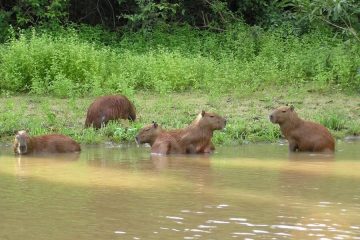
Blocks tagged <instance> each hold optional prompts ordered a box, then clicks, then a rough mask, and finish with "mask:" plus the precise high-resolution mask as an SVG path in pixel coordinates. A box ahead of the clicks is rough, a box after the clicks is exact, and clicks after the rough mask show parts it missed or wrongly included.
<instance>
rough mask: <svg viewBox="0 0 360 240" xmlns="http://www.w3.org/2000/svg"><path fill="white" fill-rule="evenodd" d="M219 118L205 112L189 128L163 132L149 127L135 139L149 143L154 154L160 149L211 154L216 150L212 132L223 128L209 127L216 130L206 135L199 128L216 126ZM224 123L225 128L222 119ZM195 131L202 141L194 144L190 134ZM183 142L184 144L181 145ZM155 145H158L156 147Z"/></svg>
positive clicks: (155, 125)
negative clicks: (207, 124) (212, 140)
mask: <svg viewBox="0 0 360 240" xmlns="http://www.w3.org/2000/svg"><path fill="white" fill-rule="evenodd" d="M207 117H208V118H207ZM219 117H220V116H219V115H217V114H211V113H205V111H203V112H202V113H200V114H199V115H198V116H197V118H196V119H195V120H194V121H193V122H192V123H191V124H190V125H189V126H188V127H186V128H182V129H173V130H168V131H165V130H163V129H162V128H161V127H160V126H158V125H157V124H152V125H148V126H146V127H144V128H143V129H141V130H140V132H139V134H138V135H137V136H136V138H135V139H136V142H137V143H138V144H142V143H149V144H150V146H152V152H154V153H155V152H157V151H158V150H157V149H159V148H161V149H174V150H172V151H170V152H171V153H175V152H176V153H211V152H213V151H214V149H215V146H214V144H213V143H212V142H211V137H212V131H214V130H215V128H216V129H217V128H218V129H222V128H223V127H218V126H216V127H215V128H214V126H210V125H209V126H208V127H210V128H211V129H214V130H212V131H211V133H209V132H208V130H206V131H205V132H206V134H204V131H202V130H199V127H200V129H202V128H204V127H205V125H206V123H211V124H214V123H215V122H216V121H218V120H219ZM220 118H221V117H220ZM210 119H211V120H210ZM222 121H224V122H223V124H224V126H225V123H226V120H225V119H223V118H222V119H221V120H220V121H219V122H222ZM215 125H216V123H215ZM194 130H196V131H195V134H198V135H199V138H200V139H202V141H200V140H198V141H197V142H196V143H194V142H192V141H191V140H190V137H192V138H194V135H191V134H190V135H189V132H192V131H194ZM184 136H186V138H185V139H184V140H182V138H183V137H184ZM204 136H206V137H207V139H206V140H204V139H205V137H204ZM181 141H183V142H182V143H180V142H181ZM188 141H189V142H190V143H189V144H188V143H187V142H188ZM154 143H156V144H155V145H154ZM163 145H165V146H163ZM160 146H161V147H160ZM161 152H164V151H161ZM168 152H169V151H168Z"/></svg>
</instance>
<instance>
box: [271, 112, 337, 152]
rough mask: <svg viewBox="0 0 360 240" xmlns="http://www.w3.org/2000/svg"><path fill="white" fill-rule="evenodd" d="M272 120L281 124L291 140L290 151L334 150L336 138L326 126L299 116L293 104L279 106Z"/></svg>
mask: <svg viewBox="0 0 360 240" xmlns="http://www.w3.org/2000/svg"><path fill="white" fill-rule="evenodd" d="M269 118H270V121H271V122H272V123H274V124H279V125H280V130H281V133H282V134H283V135H284V137H285V138H286V139H287V140H288V142H289V151H291V152H295V151H305V152H323V151H334V148H335V140H334V138H333V137H332V136H331V134H330V132H329V130H328V129H327V128H325V127H324V126H322V125H320V124H318V123H314V122H311V121H305V120H303V119H301V118H299V117H298V115H297V113H296V112H295V111H294V107H293V106H284V107H279V108H277V109H276V110H275V111H273V112H272V113H271V114H270V116H269Z"/></svg>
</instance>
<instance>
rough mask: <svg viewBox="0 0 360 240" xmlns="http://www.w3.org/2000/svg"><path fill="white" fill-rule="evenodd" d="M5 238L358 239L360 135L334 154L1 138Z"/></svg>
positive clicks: (1, 230)
mask: <svg viewBox="0 0 360 240" xmlns="http://www.w3.org/2000/svg"><path fill="white" fill-rule="evenodd" d="M0 239H1V240H3V239H4V240H17V239H19V240H23V239H27V240H30V239H31V240H32V239H34V240H35V239H36V240H42V239H46V240H48V239H52V240H55V239H59V240H60V239H61V240H68V239H69V240H75V239H76V240H83V239H89V240H93V239H323V240H325V239H360V142H350V143H339V144H338V145H337V151H336V153H335V154H334V155H333V156H331V155H330V156H329V155H320V154H315V155H312V154H289V153H288V152H287V146H285V145H277V144H258V145H257V144H254V145H245V146H234V147H219V148H218V150H217V152H216V153H215V154H213V155H211V156H187V157H186V156H172V157H159V156H150V154H149V148H145V147H140V148H138V147H121V146H112V145H102V146H96V147H95V146H93V147H92V146H84V147H83V151H82V152H81V154H66V155H48V156H33V157H16V156H14V155H13V154H12V152H11V149H10V147H5V146H3V147H1V148H0Z"/></svg>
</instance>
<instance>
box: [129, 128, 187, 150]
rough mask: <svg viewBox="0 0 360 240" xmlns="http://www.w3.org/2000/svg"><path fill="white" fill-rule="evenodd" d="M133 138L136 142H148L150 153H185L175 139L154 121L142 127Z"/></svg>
mask: <svg viewBox="0 0 360 240" xmlns="http://www.w3.org/2000/svg"><path fill="white" fill-rule="evenodd" d="M135 140H136V143H138V144H143V143H149V144H150V146H151V153H156V154H162V155H167V154H176V153H178V154H181V153H185V150H184V149H182V148H181V146H180V145H179V144H178V142H177V141H176V139H175V138H174V137H173V136H172V135H171V134H170V133H169V132H168V131H165V130H163V129H162V128H161V127H160V126H159V125H158V124H157V123H156V122H153V123H152V124H150V125H148V126H145V127H144V128H142V129H141V130H140V131H139V133H138V135H137V136H136V137H135Z"/></svg>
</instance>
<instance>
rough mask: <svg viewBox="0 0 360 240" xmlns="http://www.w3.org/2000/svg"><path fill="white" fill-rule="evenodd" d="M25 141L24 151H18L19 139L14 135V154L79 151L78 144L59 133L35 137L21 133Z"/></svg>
mask: <svg viewBox="0 0 360 240" xmlns="http://www.w3.org/2000/svg"><path fill="white" fill-rule="evenodd" d="M21 137H23V138H24V140H25V142H26V152H25V153H19V152H18V149H19V141H18V140H17V139H16V137H15V141H14V146H13V147H14V153H15V154H21V155H25V154H33V153H69V152H80V151H81V147H80V145H79V144H78V143H77V142H75V141H74V140H73V139H71V138H70V137H68V136H65V135H61V134H49V135H42V136H37V137H30V136H28V135H27V134H26V135H22V136H21Z"/></svg>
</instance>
